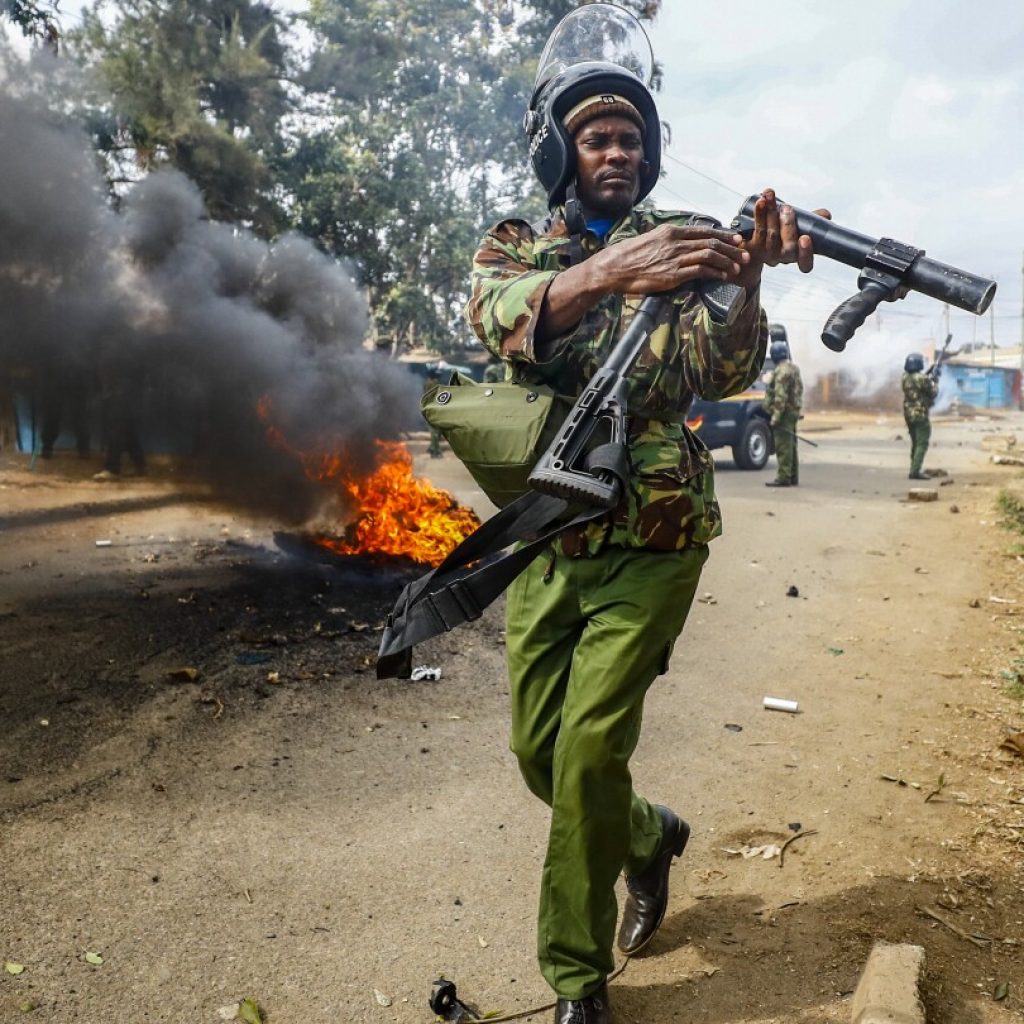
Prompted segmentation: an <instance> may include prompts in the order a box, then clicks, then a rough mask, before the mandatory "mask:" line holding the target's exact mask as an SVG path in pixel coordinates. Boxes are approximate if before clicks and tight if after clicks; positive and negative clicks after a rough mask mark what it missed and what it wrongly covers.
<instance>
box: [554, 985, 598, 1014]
mask: <svg viewBox="0 0 1024 1024" xmlns="http://www.w3.org/2000/svg"><path fill="white" fill-rule="evenodd" d="M555 1024H612V1011H611V1007H610V1006H609V1005H608V986H607V985H606V984H602V985H601V987H600V988H599V989H597V991H595V992H591V993H590V995H589V996H584V997H583V998H582V999H559V1000H558V1003H557V1005H556V1006H555Z"/></svg>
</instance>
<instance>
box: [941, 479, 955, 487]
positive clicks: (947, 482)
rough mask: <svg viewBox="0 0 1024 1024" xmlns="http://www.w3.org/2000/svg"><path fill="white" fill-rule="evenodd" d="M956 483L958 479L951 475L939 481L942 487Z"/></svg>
mask: <svg viewBox="0 0 1024 1024" xmlns="http://www.w3.org/2000/svg"><path fill="white" fill-rule="evenodd" d="M955 483H956V481H955V480H954V479H953V478H952V477H951V476H948V477H946V479H945V480H940V481H939V486H940V487H948V486H949V485H950V484H955Z"/></svg>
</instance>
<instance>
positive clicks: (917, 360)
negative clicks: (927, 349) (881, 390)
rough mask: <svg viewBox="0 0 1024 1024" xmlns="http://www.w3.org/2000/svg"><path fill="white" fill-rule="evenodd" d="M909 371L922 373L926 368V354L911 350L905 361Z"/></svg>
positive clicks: (905, 367)
mask: <svg viewBox="0 0 1024 1024" xmlns="http://www.w3.org/2000/svg"><path fill="white" fill-rule="evenodd" d="M903 369H904V370H905V371H906V372H907V373H920V372H921V371H922V370H923V369H924V356H923V355H921V353H920V352H911V353H910V355H909V356H907V358H906V361H905V362H904V363H903Z"/></svg>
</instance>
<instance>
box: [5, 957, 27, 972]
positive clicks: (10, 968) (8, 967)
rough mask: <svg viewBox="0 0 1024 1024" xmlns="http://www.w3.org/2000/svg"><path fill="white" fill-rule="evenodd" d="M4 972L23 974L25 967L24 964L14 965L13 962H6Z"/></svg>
mask: <svg viewBox="0 0 1024 1024" xmlns="http://www.w3.org/2000/svg"><path fill="white" fill-rule="evenodd" d="M4 970H5V971H6V972H7V973H8V974H24V973H25V965H24V964H16V963H14V961H12V960H8V961H7V963H5V964H4Z"/></svg>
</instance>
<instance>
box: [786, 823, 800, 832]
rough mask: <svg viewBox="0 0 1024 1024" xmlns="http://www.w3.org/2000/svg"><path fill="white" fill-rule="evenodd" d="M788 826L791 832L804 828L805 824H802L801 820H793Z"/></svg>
mask: <svg viewBox="0 0 1024 1024" xmlns="http://www.w3.org/2000/svg"><path fill="white" fill-rule="evenodd" d="M786 828H788V829H789V831H790V832H799V831H800V829H802V828H803V825H801V824H800V822H799V821H791V822H790V823H789V824H788V825H787V826H786Z"/></svg>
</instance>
